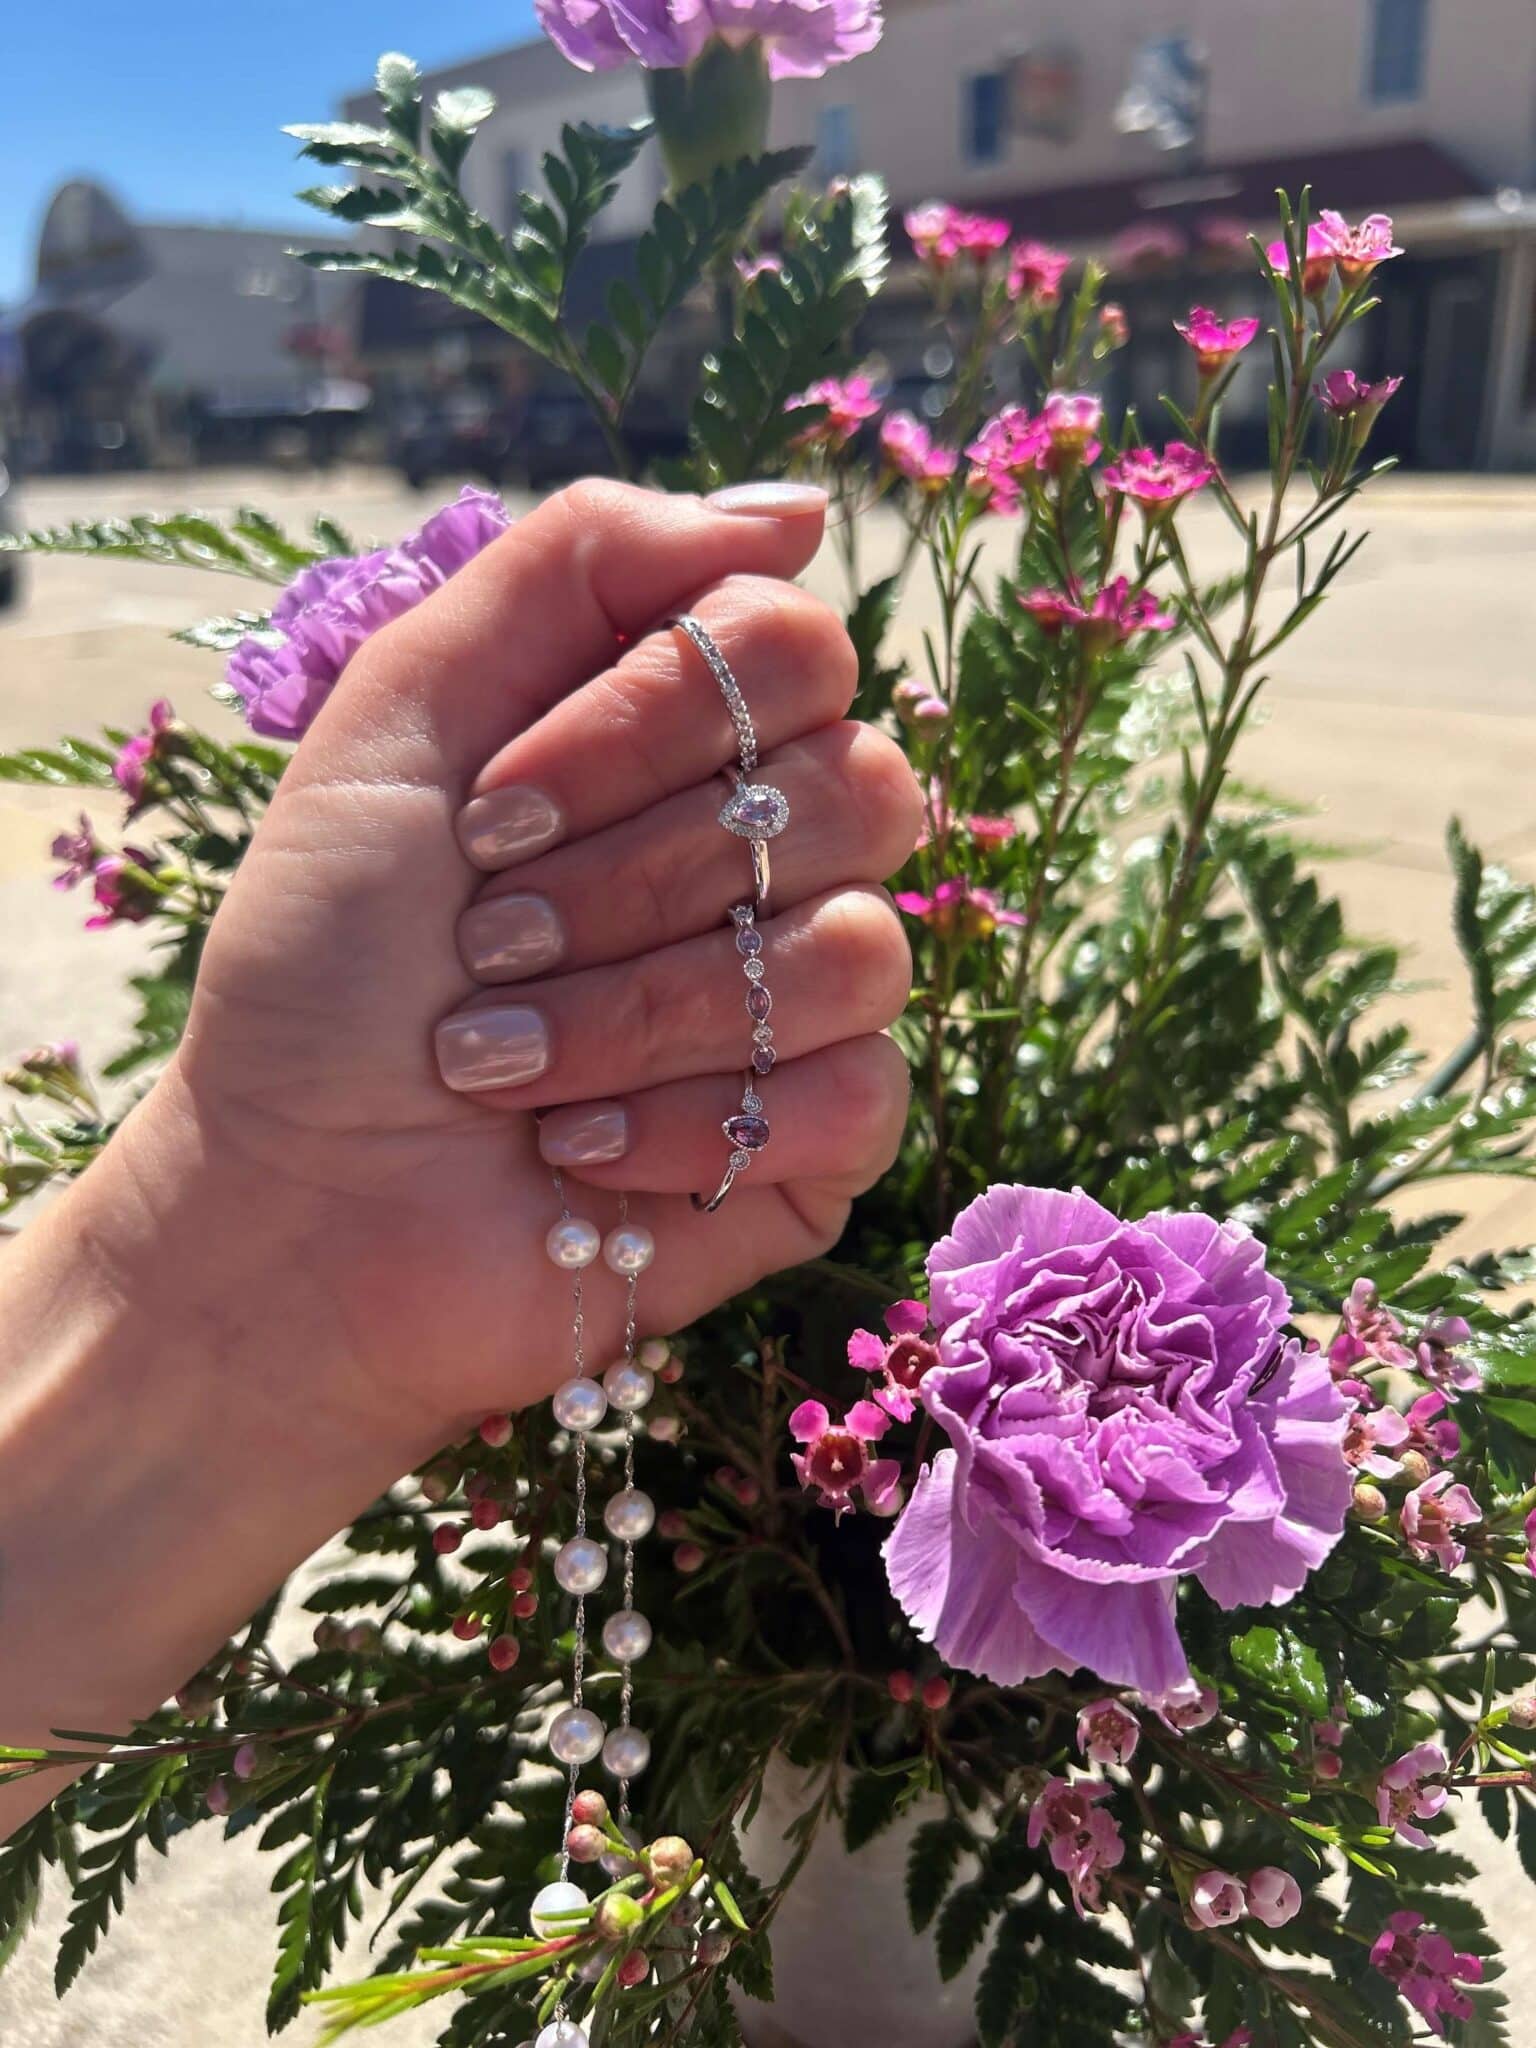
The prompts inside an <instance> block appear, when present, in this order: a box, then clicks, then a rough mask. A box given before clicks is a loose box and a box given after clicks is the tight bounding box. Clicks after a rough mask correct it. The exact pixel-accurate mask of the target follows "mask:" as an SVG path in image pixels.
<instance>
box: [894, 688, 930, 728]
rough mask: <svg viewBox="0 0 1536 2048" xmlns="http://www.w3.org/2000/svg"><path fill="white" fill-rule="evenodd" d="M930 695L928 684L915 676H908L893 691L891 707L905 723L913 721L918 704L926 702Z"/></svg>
mask: <svg viewBox="0 0 1536 2048" xmlns="http://www.w3.org/2000/svg"><path fill="white" fill-rule="evenodd" d="M928 695H929V690H928V685H927V684H926V683H921V682H919V681H918V680H917V678H916V677H915V676H907V677H906V678H904V680H903V681H901V682H899V683H898V684H897V685H896V687H895V689H894V690H892V692H891V707H892V709H893V710H894V711H895V713H896V716H897V717H898V718H899V719H900V720H901V722H902V724H903V725H910V724H911V723H912V719H913V714H914V713H915V711H916V710H917V707H918V705H919V704H922V703H924V702H925V701H926V700H927V697H928Z"/></svg>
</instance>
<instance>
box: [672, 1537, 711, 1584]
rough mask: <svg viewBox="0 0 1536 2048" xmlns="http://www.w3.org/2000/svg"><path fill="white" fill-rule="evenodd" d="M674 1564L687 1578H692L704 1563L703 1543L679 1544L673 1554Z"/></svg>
mask: <svg viewBox="0 0 1536 2048" xmlns="http://www.w3.org/2000/svg"><path fill="white" fill-rule="evenodd" d="M672 1562H673V1563H674V1564H675V1565H676V1566H677V1568H678V1570H679V1571H680V1572H682V1573H683V1574H684V1575H685V1576H687V1577H691V1576H692V1574H693V1573H694V1572H696V1571H697V1570H698V1569H699V1567H700V1566H701V1565H702V1564H703V1562H704V1546H703V1544H702V1543H679V1545H678V1546H677V1548H676V1550H674V1551H673V1553H672Z"/></svg>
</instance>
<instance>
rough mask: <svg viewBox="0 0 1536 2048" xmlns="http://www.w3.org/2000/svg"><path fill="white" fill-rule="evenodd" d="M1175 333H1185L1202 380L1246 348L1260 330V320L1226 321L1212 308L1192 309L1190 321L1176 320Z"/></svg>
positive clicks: (1183, 334)
mask: <svg viewBox="0 0 1536 2048" xmlns="http://www.w3.org/2000/svg"><path fill="white" fill-rule="evenodd" d="M1173 330H1174V333H1175V334H1181V335H1182V336H1183V337H1184V339H1185V340H1186V341H1187V342H1188V343H1189V345H1190V347H1191V348H1192V349H1193V350H1194V352H1195V368H1196V369H1197V370H1198V371H1199V372H1200V375H1201V376H1202V377H1214V376H1216V375H1217V374H1218V373H1219V372H1220V371H1222V370H1224V369H1225V368H1226V367H1227V364H1228V363H1230V362H1231V360H1232V358H1233V357H1234V356H1235V355H1237V354H1239V353H1240V352H1241V351H1242V350H1243V349H1245V348H1246V347H1247V346H1248V344H1249V342H1251V341H1252V340H1253V337H1254V336H1255V335H1256V334H1257V333H1258V331H1259V323H1258V321H1257V320H1250V319H1247V318H1243V319H1237V320H1222V319H1220V318H1218V316H1217V315H1216V314H1215V313H1213V312H1212V311H1211V309H1210V307H1209V306H1192V307H1191V308H1190V311H1189V318H1188V319H1187V320H1175V321H1174V323H1173Z"/></svg>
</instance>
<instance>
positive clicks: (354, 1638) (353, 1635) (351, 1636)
mask: <svg viewBox="0 0 1536 2048" xmlns="http://www.w3.org/2000/svg"><path fill="white" fill-rule="evenodd" d="M383 1640H384V1638H383V1636H382V1634H381V1633H380V1630H379V1625H378V1623H377V1622H376V1621H354V1622H353V1624H352V1626H351V1627H350V1628H349V1629H348V1630H347V1632H346V1634H345V1636H344V1638H343V1640H342V1647H343V1649H346V1650H350V1651H351V1653H352V1655H353V1656H354V1657H366V1656H367V1655H368V1653H369V1651H370V1650H376V1649H378V1647H379V1645H380V1643H381V1642H382V1641H383Z"/></svg>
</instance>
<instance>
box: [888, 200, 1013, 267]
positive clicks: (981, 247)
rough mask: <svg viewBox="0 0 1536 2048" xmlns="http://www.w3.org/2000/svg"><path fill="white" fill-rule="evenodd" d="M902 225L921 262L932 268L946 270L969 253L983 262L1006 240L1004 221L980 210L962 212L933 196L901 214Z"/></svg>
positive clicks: (1006, 230)
mask: <svg viewBox="0 0 1536 2048" xmlns="http://www.w3.org/2000/svg"><path fill="white" fill-rule="evenodd" d="M902 226H903V227H904V228H905V229H906V231H907V238H908V240H909V241H910V242H911V244H912V247H913V249H914V250H915V251H916V254H917V256H918V259H919V261H920V262H923V263H926V264H927V265H928V266H929V267H930V268H931V269H933V270H947V269H948V268H949V266H950V264H951V263H953V262H954V260H955V258H956V257H957V256H970V257H972V258H974V260H975V261H976V262H977V263H978V264H981V263H985V262H986V261H987V259H988V257H990V256H995V255H996V253H997V251H998V250H999V249H1001V248H1002V247H1003V245H1004V243H1005V242H1006V241H1007V240H1008V235H1009V227H1008V223H1007V221H1005V220H995V219H993V218H991V217H990V216H988V215H987V214H982V213H965V212H962V210H961V209H960V208H959V207H958V206H950V205H948V204H947V203H946V202H945V201H944V200H942V199H935V200H932V201H930V202H929V204H928V205H926V206H918V207H914V208H913V209H912V210H911V212H909V213H906V214H904V215H903V216H902Z"/></svg>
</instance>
